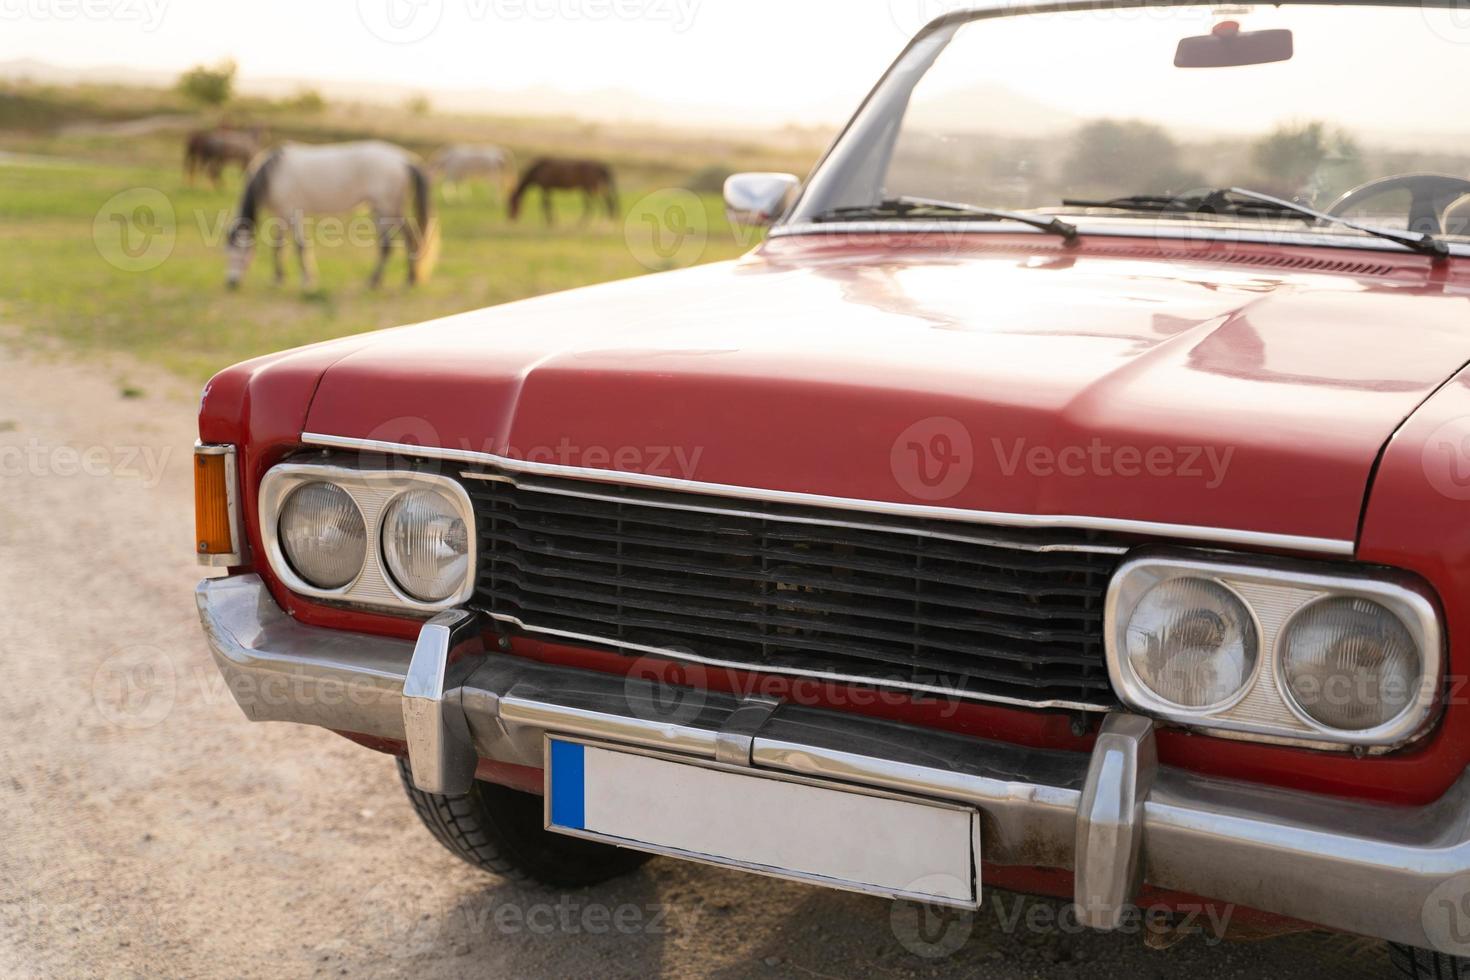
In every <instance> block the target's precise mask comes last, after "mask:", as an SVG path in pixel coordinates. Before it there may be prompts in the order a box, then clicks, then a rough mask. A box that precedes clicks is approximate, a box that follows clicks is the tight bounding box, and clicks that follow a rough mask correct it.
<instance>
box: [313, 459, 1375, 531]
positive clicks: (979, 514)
mask: <svg viewBox="0 0 1470 980" xmlns="http://www.w3.org/2000/svg"><path fill="white" fill-rule="evenodd" d="M301 441H302V442H303V443H304V444H306V445H309V446H323V447H327V448H332V449H348V450H354V451H357V452H374V453H385V454H393V455H398V456H404V457H423V458H428V459H442V460H447V461H450V462H456V463H472V464H476V465H481V466H489V467H494V468H496V469H501V470H504V471H506V472H508V473H522V474H526V475H528V476H548V477H558V478H561V479H567V480H591V481H596V482H601V483H615V484H618V485H619V486H630V487H645V488H648V489H653V490H673V491H678V492H682V493H697V494H704V495H707V496H717V497H734V498H738V499H744V500H759V501H763V502H765V503H774V504H794V505H798V506H807V507H829V508H831V509H833V510H850V511H859V512H863V513H869V514H888V515H892V516H895V517H912V518H919V519H924V520H935V521H957V522H960V523H965V524H991V525H995V526H997V527H1020V528H1046V529H1055V528H1061V529H1069V530H1088V531H1110V532H1114V533H1118V534H1137V535H1145V536H1149V537H1163V538H1184V539H1188V540H1191V541H1196V542H1206V543H1210V544H1223V545H1235V546H1239V547H1246V548H1266V549H1271V550H1280V551H1299V552H1306V553H1313V554H1323V555H1335V556H1338V557H1352V554H1353V551H1354V547H1355V544H1354V542H1352V541H1347V540H1339V539H1335V538H1313V537H1304V536H1300V535H1295V534H1276V533H1271V532H1266V531H1244V530H1236V529H1233V528H1216V527H1194V526H1190V525H1184V524H1162V523H1158V522H1156V521H1137V520H1127V519H1124V518H1114V517H1070V516H1068V517H1064V516H1060V515H1050V514H1002V513H995V512H990V511H980V510H961V509H959V508H954V507H933V506H929V505H925V504H898V503H892V502H890V501H881V500H854V499H852V498H848V497H829V496H824V495H822V494H812V493H793V492H790V491H785V490H762V489H759V488H755V487H737V486H730V485H728V484H721V483H697V482H695V481H693V480H681V479H679V478H677V477H664V476H650V475H647V474H644V473H623V472H619V471H617V470H595V469H582V468H579V467H575V466H562V465H559V464H556V463H535V462H531V461H528V460H519V459H510V458H507V457H504V456H496V455H493V454H491V453H482V452H476V451H474V450H468V449H445V448H442V447H433V446H413V445H407V444H404V443H393V442H382V441H380V440H376V439H358V438H354V437H350V436H331V435H324V434H322V433H317V432H307V433H303V434H302V436H301Z"/></svg>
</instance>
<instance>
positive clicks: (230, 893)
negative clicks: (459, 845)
mask: <svg viewBox="0 0 1470 980" xmlns="http://www.w3.org/2000/svg"><path fill="white" fill-rule="evenodd" d="M138 389H141V391H140V390H138ZM125 390H127V396H126V397H125V396H124V391H125ZM195 397H196V393H195V392H194V391H192V390H190V389H189V388H188V387H187V386H184V385H181V384H180V383H179V382H178V381H176V380H173V379H171V378H168V377H165V376H161V375H157V374H155V373H153V372H150V371H148V370H146V369H143V368H140V367H138V366H137V365H133V364H129V363H121V362H118V363H106V364H104V363H98V362H96V361H89V362H86V363H78V362H75V361H71V360H68V359H66V358H65V357H62V356H60V355H52V356H48V355H46V354H44V353H40V354H38V353H36V352H34V351H31V352H28V353H21V352H19V351H17V350H11V349H8V348H7V347H5V346H4V345H3V338H0V677H3V681H0V761H3V769H0V974H4V975H7V976H55V977H76V976H92V975H103V976H120V977H130V976H138V977H144V976H146V977H161V976H209V977H247V976H270V977H277V976H286V977H308V976H341V975H348V976H400V975H411V976H414V977H416V978H425V980H427V978H436V977H485V976H498V977H512V978H521V977H527V978H531V977H556V978H560V977H574V976H597V977H622V976H628V977H644V976H652V975H664V976H695V975H698V976H709V975H713V976H718V977H732V978H733V977H747V976H756V977H845V976H879V977H883V976H896V977H928V976H974V977H993V978H1019V977H1091V976H1127V977H1144V978H1147V977H1173V976H1187V977H1190V978H1191V980H1208V978H1213V977H1253V978H1254V977H1282V976H1290V977H1294V978H1308V977H1319V976H1320V977H1333V978H1335V980H1341V978H1344V977H1353V976H1387V975H1388V965H1387V962H1386V957H1385V956H1384V954H1383V951H1382V949H1381V947H1378V946H1376V945H1373V944H1365V943H1357V944H1353V943H1347V942H1344V941H1343V940H1341V939H1333V938H1324V937H1313V936H1297V937H1289V938H1284V939H1277V940H1271V941H1266V942H1259V943H1252V944H1242V943H1227V944H1224V945H1213V946H1212V945H1211V944H1209V943H1207V942H1206V941H1205V940H1204V939H1203V938H1202V937H1199V936H1195V937H1191V938H1188V939H1186V940H1184V941H1183V942H1181V943H1180V944H1179V945H1176V946H1174V947H1173V948H1171V949H1169V950H1167V951H1164V952H1156V951H1152V950H1149V949H1147V948H1146V947H1145V946H1144V944H1143V942H1142V941H1141V939H1140V938H1139V936H1138V935H1116V934H1113V935H1102V934H1096V933H1081V932H1079V931H1077V930H1075V929H1074V928H1069V926H1070V925H1071V922H1070V920H1067V919H1065V918H1064V919H1063V920H1062V921H1063V925H1062V926H1060V927H1059V926H1058V925H1056V921H1057V919H1056V915H1055V913H1056V911H1057V910H1058V909H1059V908H1060V907H1061V906H1060V905H1058V904H1056V903H1045V902H1043V903H1037V902H1032V901H1027V900H1023V899H1021V898H1018V897H1016V896H1012V895H1008V894H1004V893H1000V892H994V891H992V892H987V895H986V906H985V908H984V909H982V910H981V911H980V912H979V913H978V914H976V915H975V916H973V917H970V918H957V919H952V920H948V921H945V922H940V923H932V922H931V923H928V925H929V926H930V927H931V928H929V929H927V930H925V931H924V932H923V933H922V936H923V937H924V941H927V942H929V943H931V944H932V945H931V946H929V947H925V946H923V945H922V943H921V942H917V941H916V936H918V935H919V934H918V933H917V932H916V930H915V920H914V918H913V916H914V914H915V911H916V910H915V909H913V908H912V907H908V906H894V905H892V904H890V903H887V902H884V901H880V900H877V899H871V898H866V897H859V896H852V895H846V894H839V893H834V892H827V891H822V890H818V889H814V888H808V887H804V886H798V885H792V884H785V883H779V882H773V881H770V880H767V879H762V878H753V877H747V876H744V875H740V874H737V873H733V872H725V871H720V870H714V869H710V868H705V867H700V866H695V865H689V864H684V863H680V862H675V861H671V860H659V861H654V862H652V863H651V864H649V865H648V866H647V868H646V869H645V870H644V871H642V872H640V873H639V874H637V875H635V876H633V877H631V878H628V879H625V880H623V881H620V882H617V883H615V884H612V885H609V886H604V887H600V888H596V889H590V890H585V891H575V892H569V893H558V892H553V891H544V890H535V889H527V888H518V887H514V886H512V885H510V884H508V883H506V882H503V881H501V880H498V879H496V878H494V877H490V876H487V875H484V874H481V873H478V872H476V871H473V870H472V869H470V868H468V867H467V866H464V865H461V864H460V863H459V862H458V861H456V860H455V859H454V858H452V857H451V856H450V855H449V854H447V853H445V852H444V851H442V850H441V849H440V848H439V846H438V845H437V844H436V843H434V841H433V840H432V839H431V838H430V837H429V835H428V834H427V832H425V831H424V830H423V829H422V828H421V827H420V826H419V825H418V824H417V822H416V820H415V818H414V817H413V815H412V813H411V812H410V809H409V807H408V805H407V802H406V801H405V799H404V798H403V795H402V792H401V790H400V788H399V785H398V780H397V775H396V773H395V770H394V766H393V763H392V761H391V760H390V759H388V758H386V757H384V756H380V755H376V754H374V753H371V752H368V751H366V750H364V749H361V748H358V747H356V746H354V745H352V744H350V743H348V742H347V741H345V740H343V739H340V738H338V737H336V736H334V735H331V734H329V733H326V732H322V731H317V730H313V729H307V728H297V727H293V726H286V725H252V724H248V723H247V722H246V721H245V720H244V717H243V716H242V715H241V714H240V712H239V710H238V709H237V708H236V707H235V706H234V704H233V702H232V701H231V700H230V698H229V696H228V694H227V692H225V691H224V690H223V689H222V687H221V686H220V684H219V683H218V679H217V677H216V674H215V671H214V669H213V667H212V666H211V665H210V663H209V660H208V657H207V655H206V653H205V650H204V646H203V642H202V640H201V638H200V635H199V628H198V624H197V622H196V620H195V618H194V611H193V596H192V589H193V586H194V584H195V582H196V580H197V579H198V578H199V577H200V572H199V570H198V569H197V567H196V566H195V565H194V563H193V559H192V555H191V553H190V543H191V537H192V523H191V521H192V517H191V513H190V508H191V503H192V498H191V491H190V483H189V480H190V468H189V463H190V456H189V447H190V445H191V444H192V441H193V438H194V432H193V418H192V415H193V411H194V405H195ZM1364 900H1365V901H1366V900H1369V897H1368V896H1364ZM1033 908H1037V909H1039V911H1033ZM914 948H918V949H928V950H929V951H931V952H934V951H945V950H950V949H953V952H948V953H947V955H942V956H938V957H925V956H921V955H916V953H915V952H914V951H913V949H914Z"/></svg>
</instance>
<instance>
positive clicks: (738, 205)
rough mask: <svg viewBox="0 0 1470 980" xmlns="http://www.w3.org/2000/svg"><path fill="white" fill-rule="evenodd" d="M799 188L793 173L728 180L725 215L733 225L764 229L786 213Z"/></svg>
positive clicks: (737, 177) (745, 176) (736, 177)
mask: <svg viewBox="0 0 1470 980" xmlns="http://www.w3.org/2000/svg"><path fill="white" fill-rule="evenodd" d="M800 186H801V180H800V179H799V178H797V177H794V176H792V175H791V174H735V175H733V176H732V177H730V178H729V179H728V180H726V181H725V213H726V214H727V215H729V217H730V223H731V224H734V225H750V226H754V227H764V226H766V225H769V224H771V223H772V222H773V221H775V220H776V219H777V218H779V217H781V215H783V214H785V213H786V209H787V208H788V207H790V205H791V199H792V197H793V196H795V194H796V190H797V188H799V187H800Z"/></svg>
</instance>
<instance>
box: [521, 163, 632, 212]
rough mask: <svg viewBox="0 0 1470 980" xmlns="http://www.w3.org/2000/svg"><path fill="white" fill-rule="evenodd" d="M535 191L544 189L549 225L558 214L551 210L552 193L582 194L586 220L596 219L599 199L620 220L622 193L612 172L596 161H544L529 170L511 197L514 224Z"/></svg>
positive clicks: (542, 195) (531, 166) (533, 165)
mask: <svg viewBox="0 0 1470 980" xmlns="http://www.w3.org/2000/svg"><path fill="white" fill-rule="evenodd" d="M532 187H539V188H541V206H542V207H543V208H544V209H545V211H546V223H547V224H548V225H549V224H552V223H553V220H554V214H553V211H552V207H551V203H552V201H551V192H552V191H581V192H582V194H583V199H584V201H585V205H586V207H585V210H584V211H583V213H582V219H583V220H584V221H585V220H587V219H588V218H590V217H591V216H592V212H593V210H594V209H595V208H596V207H597V199H598V198H599V197H600V198H602V200H603V202H604V203H605V204H606V205H607V213H608V216H609V217H613V218H616V217H617V216H618V191H617V187H616V185H615V184H614V183H613V174H612V168H611V167H609V166H608V165H607V164H605V163H599V162H598V161H596V160H564V159H559V158H556V157H542V158H541V159H539V160H537V161H536V162H534V163H532V164H531V165H530V166H529V167H527V168H526V172H525V173H524V174H523V175H522V176H521V182H520V183H519V184H517V185H516V189H515V190H514V191H512V192H511V195H510V207H509V210H510V220H512V221H515V220H516V219H517V218H519V217H520V215H521V200H522V199H523V198H524V197H525V196H526V192H527V191H529V190H530V189H531V188H532Z"/></svg>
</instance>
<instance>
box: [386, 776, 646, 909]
mask: <svg viewBox="0 0 1470 980" xmlns="http://www.w3.org/2000/svg"><path fill="white" fill-rule="evenodd" d="M398 776H399V778H400V779H402V780H403V791H404V792H405V793H407V794H408V799H409V802H411V803H412V804H413V808H414V811H415V812H416V813H417V814H418V815H419V819H420V820H422V821H423V823H424V826H425V827H428V828H429V832H430V833H431V834H433V835H434V837H435V839H437V840H438V841H439V843H441V844H443V845H444V846H445V847H446V848H448V849H449V852H450V853H451V854H454V855H455V856H456V857H458V858H460V859H461V860H463V861H466V862H468V863H469V864H472V865H474V866H475V867H477V868H479V869H480V870H482V871H489V872H491V873H492V874H497V875H501V876H503V877H506V878H510V879H512V880H514V881H529V882H536V883H538V884H542V885H549V886H551V887H553V888H581V887H584V886H587V885H597V884H601V883H602V882H604V881H609V880H611V879H613V878H617V877H620V876H622V875H625V874H629V873H630V872H633V871H636V870H638V868H640V867H641V866H642V865H643V864H644V862H646V861H647V860H648V859H649V858H650V857H651V856H652V855H648V854H644V853H642V852H639V851H630V850H627V849H626V848H622V847H613V846H611V845H609V844H599V843H596V842H595V841H588V840H582V839H580V838H577V837H566V836H563V835H561V834H553V833H550V832H549V831H547V830H546V829H545V828H544V826H543V825H542V824H543V821H542V801H541V797H539V796H535V795H533V794H531V793H520V792H517V791H516V790H513V789H508V788H506V787H504V786H497V785H495V784H494V783H485V782H476V783H475V785H474V787H473V788H472V789H471V790H470V791H469V793H468V794H467V795H465V796H440V795H439V794H437V793H425V792H424V791H423V790H421V789H419V788H418V787H416V786H414V784H413V776H412V775H411V773H410V772H409V768H408V760H407V759H402V758H400V759H399V760H398Z"/></svg>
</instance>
